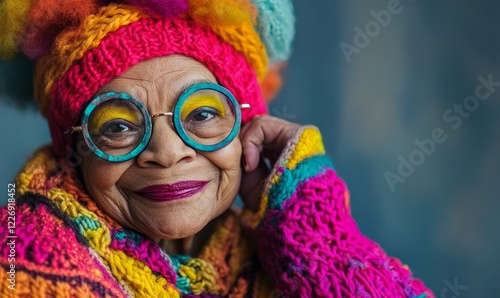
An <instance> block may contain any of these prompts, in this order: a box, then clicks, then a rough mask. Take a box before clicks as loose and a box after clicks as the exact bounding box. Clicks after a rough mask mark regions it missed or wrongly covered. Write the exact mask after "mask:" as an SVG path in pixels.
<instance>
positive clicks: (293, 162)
mask: <svg viewBox="0 0 500 298" xmlns="http://www.w3.org/2000/svg"><path fill="white" fill-rule="evenodd" d="M321 154H325V147H324V145H323V140H322V137H321V133H320V132H319V130H318V129H317V128H316V127H313V126H311V127H307V128H305V129H304V130H303V132H302V135H301V136H300V138H299V141H298V142H297V145H296V146H295V149H294V150H293V152H292V154H291V155H290V158H289V159H288V161H287V163H286V167H287V168H289V169H290V170H293V169H295V167H296V166H297V164H298V163H300V162H301V161H302V160H304V159H306V158H308V157H311V156H314V155H321ZM273 178H274V177H273ZM276 182H277V181H276ZM276 182H275V181H271V183H272V184H275V183H276Z"/></svg>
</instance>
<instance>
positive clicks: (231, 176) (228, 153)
mask: <svg viewBox="0 0 500 298" xmlns="http://www.w3.org/2000/svg"><path fill="white" fill-rule="evenodd" d="M241 154H242V148H241V142H240V140H239V139H238V138H237V139H235V140H234V141H233V142H232V143H231V144H229V145H228V146H226V147H224V148H223V149H221V150H218V151H215V152H211V153H206V154H204V155H205V157H206V158H207V159H208V160H209V161H210V162H211V163H212V164H213V165H214V166H215V167H217V168H218V170H219V186H218V190H217V201H218V202H219V208H221V209H224V208H227V207H229V205H230V204H231V203H232V201H233V199H234V198H235V197H236V194H237V193H238V189H239V187H240V183H241V176H242V167H241Z"/></svg>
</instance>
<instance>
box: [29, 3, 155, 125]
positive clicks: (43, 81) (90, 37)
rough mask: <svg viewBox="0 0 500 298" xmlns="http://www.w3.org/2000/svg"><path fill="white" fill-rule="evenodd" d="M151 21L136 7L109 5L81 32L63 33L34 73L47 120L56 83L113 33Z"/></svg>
mask: <svg viewBox="0 0 500 298" xmlns="http://www.w3.org/2000/svg"><path fill="white" fill-rule="evenodd" d="M147 17H149V16H148V15H147V14H145V13H144V12H142V11H141V10H139V9H137V8H134V7H133V6H128V5H123V4H109V5H107V6H104V7H101V9H100V10H99V12H97V14H95V15H90V16H88V17H87V18H86V19H85V21H84V23H83V24H82V26H81V28H71V29H69V30H67V31H65V32H63V33H61V34H60V35H59V36H58V37H57V38H56V41H55V42H54V45H53V47H52V49H51V52H50V53H49V54H48V55H46V56H44V57H42V58H40V59H39V61H38V63H37V68H36V72H35V98H36V99H37V101H38V105H39V106H40V110H41V112H42V114H43V115H44V116H45V117H47V115H48V109H49V98H50V90H51V89H52V86H53V85H54V84H55V83H56V82H57V80H58V79H59V78H60V77H61V76H62V75H63V74H64V73H65V72H67V71H68V70H69V69H70V67H71V66H72V65H73V64H74V63H75V62H76V61H78V60H79V59H81V58H82V57H83V55H84V54H85V53H86V52H87V51H89V50H92V49H94V48H96V47H97V46H98V45H99V44H100V43H101V41H102V39H104V38H105V37H106V35H107V34H108V33H110V32H114V31H116V30H118V29H120V28H121V27H123V26H126V25H129V24H131V23H134V22H136V21H138V20H140V19H143V18H147Z"/></svg>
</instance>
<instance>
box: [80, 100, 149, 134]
mask: <svg viewBox="0 0 500 298" xmlns="http://www.w3.org/2000/svg"><path fill="white" fill-rule="evenodd" d="M114 119H123V120H126V121H128V122H130V123H132V124H135V125H139V124H140V116H139V115H138V113H135V112H134V111H133V110H131V109H130V108H127V107H124V106H112V107H104V108H102V109H98V110H96V111H94V112H93V113H92V117H91V119H90V121H91V122H90V123H89V128H90V133H91V134H98V133H99V130H100V129H101V127H102V126H103V125H104V124H106V122H108V121H111V120H114Z"/></svg>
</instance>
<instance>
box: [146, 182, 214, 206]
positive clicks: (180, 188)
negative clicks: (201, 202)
mask: <svg viewBox="0 0 500 298" xmlns="http://www.w3.org/2000/svg"><path fill="white" fill-rule="evenodd" d="M207 184H208V181H183V182H177V183H175V184H172V185H153V186H149V187H147V188H146V189H144V190H142V191H140V192H138V194H139V195H140V196H142V197H143V198H145V199H146V200H148V201H152V202H169V201H175V200H181V199H186V198H189V197H192V196H194V195H195V194H197V193H199V192H201V191H202V190H203V189H204V188H205V186H206V185H207Z"/></svg>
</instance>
